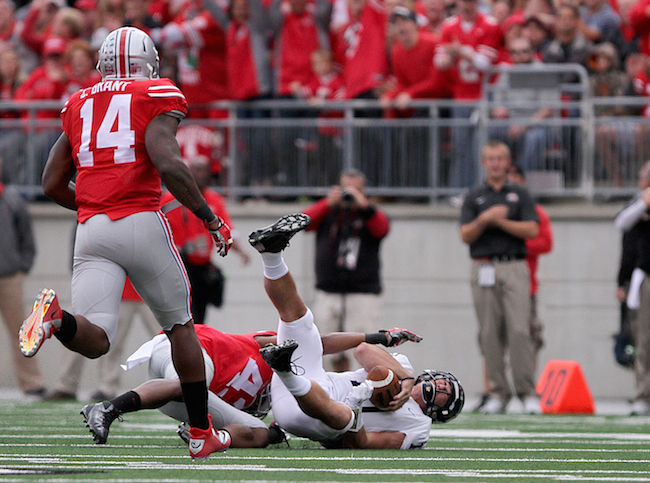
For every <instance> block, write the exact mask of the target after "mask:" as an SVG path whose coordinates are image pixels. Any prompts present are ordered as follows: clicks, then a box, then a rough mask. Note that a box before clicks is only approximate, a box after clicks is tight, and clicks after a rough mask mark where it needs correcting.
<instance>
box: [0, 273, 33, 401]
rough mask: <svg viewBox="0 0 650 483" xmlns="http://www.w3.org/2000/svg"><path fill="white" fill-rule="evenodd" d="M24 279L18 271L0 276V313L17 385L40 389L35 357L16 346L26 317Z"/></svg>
mask: <svg viewBox="0 0 650 483" xmlns="http://www.w3.org/2000/svg"><path fill="white" fill-rule="evenodd" d="M24 279H25V275H24V274H23V273H20V272H19V273H17V274H15V275H11V276H9V277H0V314H2V320H3V321H4V323H5V326H6V327H7V333H8V335H7V337H9V340H10V344H9V345H10V346H11V355H12V359H13V364H14V372H15V374H16V379H17V380H18V386H20V389H22V390H23V392H26V391H34V390H38V389H41V388H42V387H43V378H42V377H41V372H40V371H39V369H38V362H36V359H35V358H33V357H31V358H30V357H25V356H24V355H23V354H22V353H21V352H20V348H19V346H18V332H19V331H20V326H21V325H22V323H23V320H25V317H27V314H26V313H25V307H24V298H23V281H24Z"/></svg>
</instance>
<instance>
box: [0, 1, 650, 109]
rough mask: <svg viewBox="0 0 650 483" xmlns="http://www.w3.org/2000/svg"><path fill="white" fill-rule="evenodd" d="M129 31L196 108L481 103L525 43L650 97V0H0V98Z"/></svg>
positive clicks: (71, 75)
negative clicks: (152, 48) (487, 85)
mask: <svg viewBox="0 0 650 483" xmlns="http://www.w3.org/2000/svg"><path fill="white" fill-rule="evenodd" d="M123 25H131V26H135V27H138V28H141V29H143V30H145V31H146V32H147V33H148V34H149V35H150V36H151V37H152V38H153V39H154V41H155V42H156V44H157V46H158V47H159V50H160V54H161V57H162V63H161V65H162V66H163V67H162V69H163V71H162V72H161V75H162V76H165V77H169V78H171V79H173V80H174V81H176V82H177V83H178V84H179V85H180V86H181V87H182V89H183V91H184V93H185V95H186V96H187V98H188V101H189V102H190V104H197V103H206V102H210V101H216V100H223V99H234V100H252V99H265V98H311V99H313V100H317V99H328V98H329V99H352V98H378V99H381V100H382V103H383V105H384V107H385V108H393V109H396V112H397V115H400V111H402V115H403V114H404V111H405V108H406V107H407V106H408V103H409V102H410V100H411V99H413V98H455V99H477V98H479V97H480V96H481V80H482V75H483V73H484V72H486V71H487V70H488V69H489V68H490V67H492V66H493V65H497V64H512V63H513V62H516V57H517V56H518V55H520V54H524V53H525V52H523V51H522V49H523V50H530V51H531V52H532V54H533V55H532V56H530V62H560V63H562V62H575V63H580V64H583V65H584V66H585V67H586V68H587V69H588V70H589V72H590V73H591V76H592V77H591V80H592V88H593V94H594V95H597V96H603V95H623V94H634V93H636V94H638V95H642V96H647V95H650V87H649V84H650V61H649V57H648V56H649V55H650V40H649V39H650V36H649V35H648V34H650V0H638V1H635V0H609V1H608V0H510V1H508V0H496V1H490V0H480V1H479V0H456V1H451V0H416V1H413V0H313V1H310V0H230V1H229V2H228V1H227V0H68V3H66V2H65V0H33V1H32V2H21V0H18V1H17V2H16V3H14V2H13V1H12V0H0V96H1V97H0V99H2V100H10V99H56V100H64V99H65V98H66V97H67V96H69V95H70V94H71V93H72V92H74V91H75V90H77V89H79V88H82V87H87V86H89V85H92V84H93V83H95V82H97V81H98V79H99V77H98V74H97V73H96V72H95V71H94V65H95V53H96V51H97V49H98V47H99V46H100V45H101V42H102V41H103V39H104V38H105V36H106V35H107V33H108V32H110V31H111V30H113V29H115V28H117V27H120V26H123ZM522 38H525V39H526V40H527V41H526V42H524V43H523V47H521V46H522V42H521V39H522ZM513 42H514V43H515V44H516V45H515V47H513ZM407 112H408V111H407ZM643 114H644V115H648V114H650V111H649V112H644V113H643ZM0 115H2V116H4V117H6V116H18V115H19V114H17V113H16V112H4V113H1V114H0ZM55 115H56V114H55V113H53V112H49V113H43V116H46V117H47V116H55ZM193 115H194V116H197V115H198V116H201V117H206V116H207V117H215V116H220V115H221V114H220V113H219V111H198V110H195V111H194V112H193Z"/></svg>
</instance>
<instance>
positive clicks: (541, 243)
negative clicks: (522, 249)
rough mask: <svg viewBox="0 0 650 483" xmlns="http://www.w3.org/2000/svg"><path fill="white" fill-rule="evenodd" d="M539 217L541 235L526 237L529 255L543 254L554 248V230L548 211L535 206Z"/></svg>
mask: <svg viewBox="0 0 650 483" xmlns="http://www.w3.org/2000/svg"><path fill="white" fill-rule="evenodd" d="M535 208H536V210H537V216H538V217H539V235H538V236H537V237H535V238H527V239H526V250H527V251H528V255H534V256H537V255H543V254H544V253H549V252H550V251H551V250H552V249H553V230H552V228H551V219H550V218H549V217H548V215H547V214H546V212H545V211H544V210H543V209H542V208H541V207H540V206H536V207H535Z"/></svg>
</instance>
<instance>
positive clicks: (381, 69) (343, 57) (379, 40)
mask: <svg viewBox="0 0 650 483" xmlns="http://www.w3.org/2000/svg"><path fill="white" fill-rule="evenodd" d="M334 45H335V49H334V53H335V58H336V60H337V62H339V63H340V64H341V65H342V66H343V70H342V72H343V79H344V81H345V89H346V92H347V96H348V98H350V99H352V98H355V97H357V96H358V95H359V94H362V93H364V92H367V91H369V90H371V89H374V88H375V87H377V85H378V84H379V83H381V82H382V81H383V80H384V77H385V76H386V74H387V73H388V59H387V58H386V50H385V49H384V46H385V45H386V11H385V9H384V7H383V5H382V4H381V3H380V2H378V1H377V0H368V1H367V3H366V6H365V7H363V11H362V12H361V16H360V17H359V19H358V20H356V19H353V20H351V21H350V22H349V23H348V24H347V25H346V26H344V27H342V28H341V29H340V30H339V31H338V32H337V33H336V34H335V38H334Z"/></svg>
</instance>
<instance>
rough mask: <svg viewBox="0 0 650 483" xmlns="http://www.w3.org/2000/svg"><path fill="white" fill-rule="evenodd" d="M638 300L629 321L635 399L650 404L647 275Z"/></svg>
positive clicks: (649, 288)
mask: <svg viewBox="0 0 650 483" xmlns="http://www.w3.org/2000/svg"><path fill="white" fill-rule="evenodd" d="M640 298H641V305H640V306H639V310H637V311H636V315H635V316H634V317H632V319H631V322H632V331H633V332H632V333H633V334H634V343H635V345H636V361H635V363H634V372H635V376H636V396H635V399H636V400H637V401H645V402H646V403H649V404H650V278H649V277H648V276H647V275H646V277H645V279H644V280H643V283H642V284H641V293H640Z"/></svg>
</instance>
